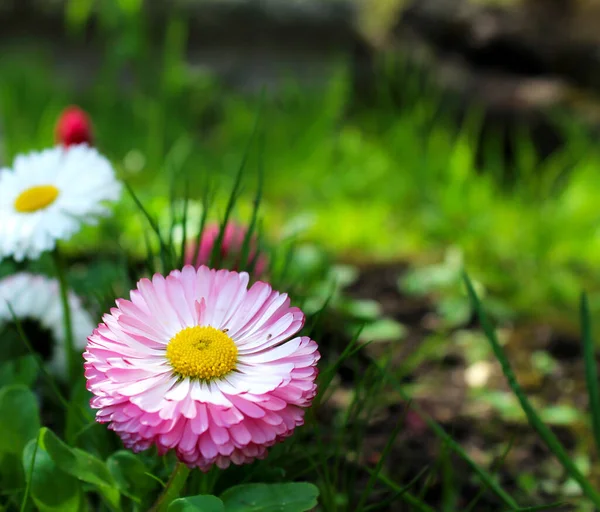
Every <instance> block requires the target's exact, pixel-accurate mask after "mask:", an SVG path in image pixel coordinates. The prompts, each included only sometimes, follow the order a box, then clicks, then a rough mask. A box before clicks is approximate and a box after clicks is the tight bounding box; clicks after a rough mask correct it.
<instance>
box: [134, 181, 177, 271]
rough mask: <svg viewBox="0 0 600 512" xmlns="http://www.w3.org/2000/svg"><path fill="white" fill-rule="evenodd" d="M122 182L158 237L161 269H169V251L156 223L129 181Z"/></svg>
mask: <svg viewBox="0 0 600 512" xmlns="http://www.w3.org/2000/svg"><path fill="white" fill-rule="evenodd" d="M124 183H125V188H126V189H127V191H128V192H129V195H130V196H131V198H132V199H133V202H134V203H135V205H136V206H137V207H138V208H139V210H140V211H141V212H142V214H143V216H144V217H145V218H146V220H147V221H148V223H149V224H150V227H151V228H152V231H154V233H155V234H156V236H157V237H158V243H159V245H160V260H161V264H162V267H163V269H162V270H163V271H166V270H167V269H169V265H168V263H169V261H168V259H169V258H168V256H169V255H168V252H169V251H168V247H167V245H166V244H165V241H164V240H163V238H162V235H161V234H160V229H159V227H158V224H157V223H156V221H155V220H154V219H153V218H152V216H151V215H150V213H148V210H146V208H144V205H143V204H142V202H141V201H140V200H139V198H138V196H137V195H136V194H135V192H134V191H133V189H132V188H131V185H129V183H127V182H126V181H125V182H124Z"/></svg>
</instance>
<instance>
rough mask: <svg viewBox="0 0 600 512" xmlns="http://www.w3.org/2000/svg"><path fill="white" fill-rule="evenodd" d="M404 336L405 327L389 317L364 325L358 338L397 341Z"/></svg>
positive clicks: (364, 340) (367, 340)
mask: <svg viewBox="0 0 600 512" xmlns="http://www.w3.org/2000/svg"><path fill="white" fill-rule="evenodd" d="M405 336H406V327H404V326H403V325H402V324H401V323H400V322H397V321H396V320H392V319H391V318H382V319H381V320H377V321H376V322H373V323H372V324H368V325H365V327H364V328H363V330H362V331H361V333H360V336H359V338H358V339H359V340H360V341H363V342H369V341H398V340H400V339H402V338H404V337H405Z"/></svg>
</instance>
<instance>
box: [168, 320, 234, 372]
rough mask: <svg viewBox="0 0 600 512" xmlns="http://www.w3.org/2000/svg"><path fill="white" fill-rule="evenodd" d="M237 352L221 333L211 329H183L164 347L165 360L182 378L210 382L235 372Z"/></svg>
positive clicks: (223, 333)
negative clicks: (165, 348) (165, 350)
mask: <svg viewBox="0 0 600 512" xmlns="http://www.w3.org/2000/svg"><path fill="white" fill-rule="evenodd" d="M237 353H238V349H237V346H236V345H235V343H234V341H233V340H232V339H231V338H230V337H229V336H227V334H226V333H225V332H224V331H220V330H219V329H215V328H214V327H210V326H204V327H201V326H199V325H198V326H196V327H186V328H185V329H183V330H181V331H179V332H178V333H177V334H176V335H175V336H174V337H173V338H171V341H169V343H168V345H167V359H168V360H169V362H170V363H171V366H172V367H173V370H174V371H175V373H176V374H178V375H180V376H181V377H190V378H192V379H200V380H212V379H217V378H219V377H222V376H223V375H226V374H227V373H229V372H230V371H231V370H233V369H234V368H235V363H236V361H237Z"/></svg>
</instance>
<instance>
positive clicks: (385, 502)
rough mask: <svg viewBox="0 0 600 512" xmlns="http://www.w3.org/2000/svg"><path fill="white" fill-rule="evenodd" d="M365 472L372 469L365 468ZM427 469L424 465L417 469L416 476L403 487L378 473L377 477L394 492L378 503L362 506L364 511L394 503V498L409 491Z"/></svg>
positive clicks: (370, 471) (400, 496)
mask: <svg viewBox="0 0 600 512" xmlns="http://www.w3.org/2000/svg"><path fill="white" fill-rule="evenodd" d="M366 469H367V472H368V473H370V474H373V470H371V469H369V468H366ZM428 471H429V468H428V467H427V466H426V467H424V468H423V469H422V470H421V471H419V472H418V473H417V476H415V477H414V478H413V479H412V480H411V481H410V482H408V483H407V484H406V485H405V486H404V487H400V486H399V485H398V484H396V483H395V482H393V481H392V480H390V479H389V478H387V477H386V476H385V475H383V474H381V473H379V474H378V475H377V479H378V480H379V481H380V482H382V483H384V484H385V485H387V486H388V487H389V488H390V489H391V490H393V491H394V494H393V495H392V496H390V497H389V498H387V499H385V500H383V501H381V502H379V503H374V504H373V505H369V506H368V507H365V508H364V512H367V511H369V510H377V509H378V508H382V507H385V506H387V505H391V504H392V503H394V502H395V501H396V500H398V499H400V498H402V496H404V495H405V494H407V493H409V489H410V488H411V487H413V486H414V485H415V484H416V483H417V482H418V481H419V480H421V477H422V476H423V475H424V474H425V473H427V472H428ZM412 498H413V499H415V500H416V499H417V498H416V497H415V496H414V495H413V496H412ZM421 506H424V507H426V508H425V510H433V509H431V508H429V505H427V504H425V503H421Z"/></svg>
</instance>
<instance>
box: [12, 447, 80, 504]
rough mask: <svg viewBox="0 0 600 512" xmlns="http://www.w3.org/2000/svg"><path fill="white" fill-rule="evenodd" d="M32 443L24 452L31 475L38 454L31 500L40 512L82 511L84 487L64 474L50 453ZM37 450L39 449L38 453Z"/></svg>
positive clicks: (26, 467)
mask: <svg viewBox="0 0 600 512" xmlns="http://www.w3.org/2000/svg"><path fill="white" fill-rule="evenodd" d="M36 445H37V439H32V440H31V441H30V442H29V443H28V444H27V446H26V447H25V450H24V451H23V468H24V470H25V474H26V475H28V482H29V468H30V467H31V463H32V459H33V457H34V454H35V461H34V463H33V471H32V473H31V481H30V482H29V483H30V485H31V488H30V496H31V498H32V499H33V501H34V503H35V505H36V508H37V510H39V511H40V512H77V511H79V510H80V507H81V504H82V500H83V492H82V490H81V484H80V482H79V481H78V480H77V479H76V478H73V477H72V476H71V475H68V474H67V473H65V472H63V471H61V470H60V469H59V468H58V466H57V465H56V464H55V463H54V461H53V460H52V458H51V457H50V455H48V452H46V450H44V449H43V448H42V447H41V446H36ZM36 447H37V449H36Z"/></svg>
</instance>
